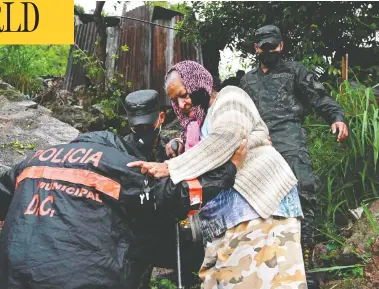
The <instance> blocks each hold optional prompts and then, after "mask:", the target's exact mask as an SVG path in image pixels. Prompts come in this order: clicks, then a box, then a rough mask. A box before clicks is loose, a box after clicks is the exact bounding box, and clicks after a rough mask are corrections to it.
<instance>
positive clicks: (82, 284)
mask: <svg viewBox="0 0 379 289" xmlns="http://www.w3.org/2000/svg"><path fill="white" fill-rule="evenodd" d="M128 149H129V150H130V148H128V147H127V144H126V143H125V142H124V141H123V140H122V139H121V138H120V137H118V136H116V135H114V134H113V133H110V132H93V133H88V134H84V135H82V136H80V137H78V138H77V139H76V140H74V141H73V142H72V143H70V144H63V145H57V146H54V147H50V148H48V149H44V150H39V151H37V152H36V153H34V154H32V155H30V156H29V157H28V158H26V159H25V160H24V161H22V162H21V163H19V164H18V165H16V166H15V167H14V168H13V169H11V170H9V171H7V172H5V173H3V174H2V175H0V220H1V219H4V217H6V218H5V223H4V227H3V229H2V231H1V233H0V284H1V288H2V289H8V288H9V289H10V288H12V289H18V288H28V289H37V288H38V289H63V288H64V289H78V288H81V289H85V288H88V289H97V288H112V289H116V288H117V289H118V288H125V280H126V279H127V276H128V269H127V267H126V265H125V264H126V263H127V262H128V260H127V259H128V258H129V255H130V244H131V240H133V234H134V233H133V231H132V230H131V229H130V228H131V223H132V220H133V218H134V217H135V216H140V215H143V216H151V217H152V218H153V217H154V214H155V213H156V212H158V211H162V209H163V210H167V207H166V206H165V202H167V203H169V204H170V205H174V206H175V209H172V210H168V212H167V213H168V214H172V216H173V217H184V216H185V215H186V214H187V212H188V210H189V209H190V202H189V198H188V195H189V194H190V193H191V190H193V186H192V185H191V181H190V182H182V183H180V184H178V185H176V186H175V185H173V184H172V182H171V181H170V179H167V178H166V179H161V180H156V181H155V180H148V181H147V184H146V183H145V182H146V177H145V176H143V175H141V174H140V171H139V169H138V168H128V167H127V163H129V162H131V161H135V160H137V159H136V158H135V157H132V156H131V155H130V154H128ZM235 173H236V169H235V167H234V165H232V164H231V163H229V164H227V165H226V166H224V167H221V168H219V169H217V170H215V171H213V172H210V173H209V174H207V175H204V176H202V177H200V178H198V179H197V180H193V181H192V182H196V183H197V184H198V186H197V189H200V190H202V192H203V194H204V195H207V194H217V193H218V192H219V191H220V190H221V189H222V188H223V187H230V186H232V185H233V182H234V176H235ZM148 191H149V192H150V193H149V198H148V196H147V192H148ZM154 195H155V198H156V200H157V201H156V206H157V210H156V211H155V210H154V207H155V205H154ZM147 198H148V200H147ZM178 207H180V208H181V209H178Z"/></svg>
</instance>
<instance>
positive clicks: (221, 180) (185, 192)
mask: <svg viewBox="0 0 379 289" xmlns="http://www.w3.org/2000/svg"><path fill="white" fill-rule="evenodd" d="M236 173H237V169H236V167H235V165H234V164H233V163H232V162H230V161H229V162H227V163H225V164H224V165H222V166H221V167H219V168H217V169H214V170H212V171H209V172H207V173H205V174H204V175H202V176H200V177H198V178H197V179H195V180H191V181H182V182H180V183H178V184H177V185H174V183H173V182H172V181H171V179H170V178H163V179H156V183H155V188H154V195H155V202H156V205H157V209H158V210H160V211H163V212H165V213H166V214H168V215H170V216H171V217H173V218H177V219H179V220H181V219H184V218H185V217H186V216H187V214H188V212H189V210H190V209H191V206H190V198H189V196H190V191H191V190H197V191H201V192H202V199H203V202H202V205H203V206H204V204H205V203H206V202H207V201H209V200H211V199H213V198H214V197H215V196H216V195H217V194H218V193H220V192H221V191H222V190H223V189H229V188H231V187H233V185H234V180H235V176H236ZM194 184H196V185H195V186H194ZM194 187H195V188H194Z"/></svg>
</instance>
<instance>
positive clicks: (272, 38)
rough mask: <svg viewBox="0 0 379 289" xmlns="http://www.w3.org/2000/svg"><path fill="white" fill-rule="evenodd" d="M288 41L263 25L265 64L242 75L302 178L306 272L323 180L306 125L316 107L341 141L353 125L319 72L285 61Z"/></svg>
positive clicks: (311, 284)
mask: <svg viewBox="0 0 379 289" xmlns="http://www.w3.org/2000/svg"><path fill="white" fill-rule="evenodd" d="M283 45H284V44H283V41H282V36H281V32H280V30H279V28H278V27H276V26H274V25H267V26H264V27H261V28H259V29H257V30H256V32H255V44H254V48H255V51H256V53H257V57H258V60H259V66H258V67H256V68H254V69H253V70H252V71H250V72H248V73H247V74H246V75H245V76H244V77H243V78H242V80H241V83H240V87H241V88H242V89H244V90H245V91H246V92H247V93H248V94H249V95H250V97H251V98H252V99H253V101H254V103H255V105H256V106H257V108H258V110H259V113H260V115H261V117H262V119H263V120H264V121H265V122H266V124H267V126H268V128H269V131H270V136H271V140H272V143H273V146H274V147H275V148H276V149H277V150H278V151H279V152H280V153H281V154H282V155H283V157H284V158H285V159H286V160H287V162H288V163H289V165H290V166H291V168H292V170H293V171H294V173H295V175H296V177H297V179H298V180H299V189H300V196H301V201H302V206H303V211H304V217H305V219H304V221H302V245H303V252H304V258H305V266H306V270H309V269H310V268H311V266H312V253H313V246H314V234H313V232H314V228H315V226H314V224H313V223H314V214H315V209H316V197H315V191H316V189H317V186H318V184H319V181H318V178H317V177H316V176H315V175H314V173H313V171H312V165H311V161H310V158H309V154H308V150H307V133H306V131H305V129H304V128H303V127H302V123H303V121H304V117H305V116H306V115H307V114H309V112H310V110H311V109H314V110H315V111H316V113H317V114H318V115H319V116H321V117H323V118H324V119H325V120H326V121H327V122H328V123H329V124H330V125H331V130H332V132H333V133H336V132H338V136H337V141H341V140H343V139H345V138H347V136H348V128H347V126H346V125H345V124H344V111H343V110H342V108H341V107H340V106H339V105H338V104H337V103H336V102H335V101H334V100H333V99H332V98H331V97H330V96H329V94H328V92H327V91H326V90H325V88H324V87H323V85H322V84H321V83H320V82H319V80H318V79H317V76H316V75H315V73H313V72H311V71H309V70H308V69H306V68H305V67H304V66H303V65H301V64H300V63H298V62H294V61H284V60H282V59H281V57H280V56H281V52H282V50H283ZM308 275H309V274H308ZM307 281H308V288H310V289H313V288H319V285H318V284H317V281H316V280H314V277H312V276H308V277H307Z"/></svg>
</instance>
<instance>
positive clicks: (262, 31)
mask: <svg viewBox="0 0 379 289" xmlns="http://www.w3.org/2000/svg"><path fill="white" fill-rule="evenodd" d="M254 35H255V43H256V44H257V45H258V46H259V47H260V46H262V45H263V44H265V43H271V44H274V45H279V43H280V42H281V41H282V34H281V33H280V29H279V28H278V27H276V26H275V25H266V26H263V27H261V28H259V29H257V30H256V31H255V34H254Z"/></svg>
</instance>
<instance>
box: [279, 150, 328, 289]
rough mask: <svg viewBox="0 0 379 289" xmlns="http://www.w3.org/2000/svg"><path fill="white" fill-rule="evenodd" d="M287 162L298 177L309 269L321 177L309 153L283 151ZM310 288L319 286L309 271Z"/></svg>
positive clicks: (302, 236)
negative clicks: (318, 175) (314, 171)
mask: <svg viewBox="0 0 379 289" xmlns="http://www.w3.org/2000/svg"><path fill="white" fill-rule="evenodd" d="M297 153H298V152H297ZM282 155H283V157H284V158H285V159H286V161H287V163H288V164H289V165H290V167H291V169H292V171H293V172H294V174H295V176H296V178H297V179H298V190H299V194H300V201H301V206H302V209H303V213H304V219H303V220H302V222H301V243H302V248H303V254H304V259H305V265H306V270H309V269H310V267H311V266H312V264H309V262H310V263H311V261H310V260H311V257H310V256H308V254H311V252H310V251H309V250H308V249H310V248H313V247H314V245H315V240H314V231H315V227H316V226H315V223H314V222H315V210H316V209H317V199H316V190H317V187H318V186H319V182H320V181H319V178H318V177H317V176H316V175H315V174H314V173H313V169H312V164H311V161H310V158H309V155H308V153H306V152H300V154H299V153H298V155H294V154H285V153H282ZM307 281H308V288H309V289H313V288H318V285H317V283H316V280H314V277H313V276H311V275H310V274H309V273H307Z"/></svg>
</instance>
